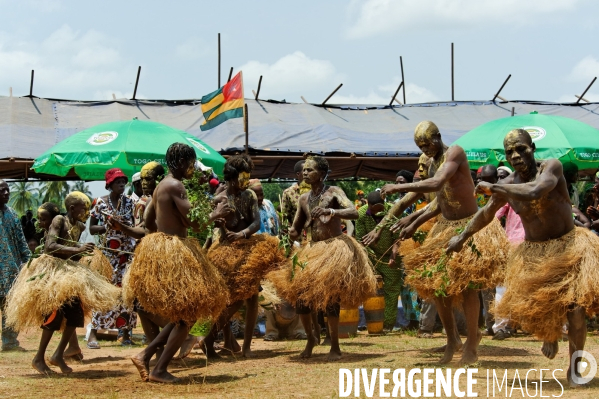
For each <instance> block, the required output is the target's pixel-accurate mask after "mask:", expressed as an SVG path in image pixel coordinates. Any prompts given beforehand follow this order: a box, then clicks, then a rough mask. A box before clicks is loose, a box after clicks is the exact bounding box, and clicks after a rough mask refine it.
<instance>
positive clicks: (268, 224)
mask: <svg viewBox="0 0 599 399" xmlns="http://www.w3.org/2000/svg"><path fill="white" fill-rule="evenodd" d="M259 233H266V234H270V235H271V236H276V235H277V234H279V218H278V216H277V211H276V210H275V206H274V205H273V204H272V202H270V201H269V200H267V199H264V200H263V201H262V206H261V207H260V230H258V231H257V234H259Z"/></svg>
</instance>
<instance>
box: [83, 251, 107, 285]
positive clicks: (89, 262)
mask: <svg viewBox="0 0 599 399" xmlns="http://www.w3.org/2000/svg"><path fill="white" fill-rule="evenodd" d="M79 263H81V264H82V265H85V266H87V267H89V268H90V269H91V270H93V271H95V272H97V273H98V274H99V275H101V276H103V277H105V278H106V279H107V280H108V281H112V274H113V273H114V271H113V269H112V265H111V264H110V261H109V260H108V258H107V257H106V255H104V254H103V253H102V251H100V250H99V249H97V248H96V249H94V252H93V254H92V255H88V256H83V257H81V259H80V260H79Z"/></svg>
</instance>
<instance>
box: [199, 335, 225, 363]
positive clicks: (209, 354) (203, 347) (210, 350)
mask: <svg viewBox="0 0 599 399" xmlns="http://www.w3.org/2000/svg"><path fill="white" fill-rule="evenodd" d="M198 345H200V349H201V351H202V352H204V354H205V355H206V357H207V358H208V359H220V356H219V355H218V353H216V351H215V350H214V345H211V347H210V348H209V347H208V346H209V345H206V341H205V340H203V339H200V340H199V341H198Z"/></svg>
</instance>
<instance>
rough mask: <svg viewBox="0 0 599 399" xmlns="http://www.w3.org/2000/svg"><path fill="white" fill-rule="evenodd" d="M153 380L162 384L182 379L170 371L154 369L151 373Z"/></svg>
mask: <svg viewBox="0 0 599 399" xmlns="http://www.w3.org/2000/svg"><path fill="white" fill-rule="evenodd" d="M150 381H151V382H160V383H162V384H176V383H178V382H179V381H181V380H180V379H179V378H177V377H175V376H174V375H172V374H171V373H169V372H168V371H163V372H162V373H155V372H154V371H152V373H151V374H150Z"/></svg>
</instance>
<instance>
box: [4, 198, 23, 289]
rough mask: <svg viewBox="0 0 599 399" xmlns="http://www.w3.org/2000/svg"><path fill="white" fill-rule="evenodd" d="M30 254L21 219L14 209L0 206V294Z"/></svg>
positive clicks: (12, 280)
mask: <svg viewBox="0 0 599 399" xmlns="http://www.w3.org/2000/svg"><path fill="white" fill-rule="evenodd" d="M30 256H31V252H30V251H29V247H28V246H27V241H25V235H24V234H23V228H22V227H21V221H20V220H19V218H18V216H17V214H16V213H15V211H13V210H12V209H11V208H9V207H8V206H6V205H4V209H1V208H0V296H6V295H7V294H8V291H9V290H10V287H11V286H12V284H13V282H14V281H15V279H16V278H17V276H18V274H19V271H20V270H21V265H22V264H23V263H26V262H27V261H28V260H29V257H30Z"/></svg>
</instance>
